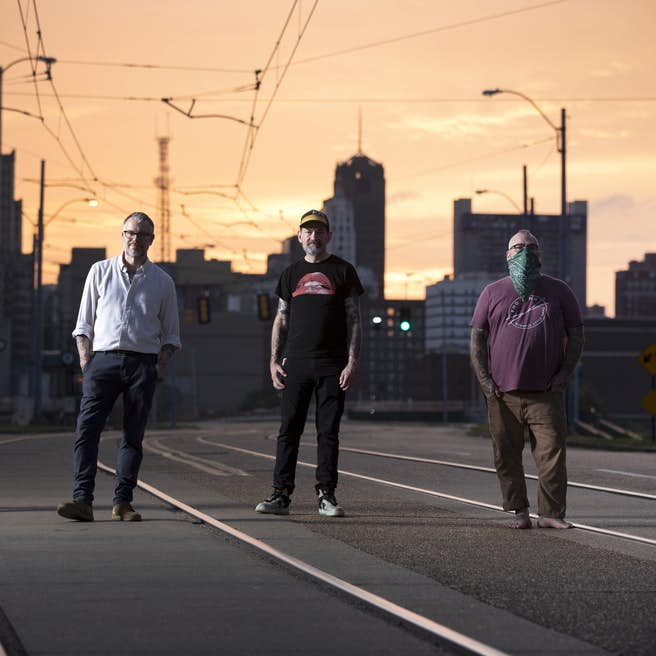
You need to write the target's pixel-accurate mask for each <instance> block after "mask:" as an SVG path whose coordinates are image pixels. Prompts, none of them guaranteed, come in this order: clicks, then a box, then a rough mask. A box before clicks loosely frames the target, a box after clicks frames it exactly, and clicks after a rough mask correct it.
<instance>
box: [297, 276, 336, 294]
mask: <svg viewBox="0 0 656 656" xmlns="http://www.w3.org/2000/svg"><path fill="white" fill-rule="evenodd" d="M334 293H335V288H334V287H333V285H332V283H331V282H330V280H329V279H328V277H327V276H324V274H323V273H320V272H319V271H314V272H312V273H308V274H306V275H304V276H303V277H302V278H301V279H300V280H299V281H298V285H296V289H295V290H294V291H293V292H292V297H295V296H301V295H303V294H334Z"/></svg>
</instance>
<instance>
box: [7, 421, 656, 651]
mask: <svg viewBox="0 0 656 656" xmlns="http://www.w3.org/2000/svg"><path fill="white" fill-rule="evenodd" d="M310 426H311V424H310V422H308V427H310ZM276 428H277V426H276V423H275V422H233V423H230V422H220V423H214V424H204V425H199V427H198V429H195V430H191V429H182V430H177V431H160V432H157V433H149V434H148V437H147V442H146V449H147V450H146V457H145V460H144V465H143V468H142V472H141V478H142V480H144V481H145V482H147V483H149V484H151V485H153V486H156V487H157V488H159V489H161V490H163V491H164V492H166V493H167V494H169V495H171V496H173V497H176V498H177V499H180V500H181V501H183V502H185V503H187V504H189V505H191V506H193V507H195V508H198V509H199V510H201V511H202V512H205V513H207V514H208V515H211V516H213V517H216V518H217V519H218V520H220V521H222V522H225V523H226V524H228V525H230V526H232V527H234V528H235V529H238V530H240V531H243V532H244V533H246V534H248V535H250V536H253V537H255V538H257V539H260V540H263V541H264V542H266V543H267V544H270V545H272V546H274V547H275V548H277V549H279V550H281V551H282V552H284V553H286V554H289V555H291V556H294V557H296V558H299V559H301V560H303V561H306V562H308V563H310V564H311V565H313V566H314V567H318V568H320V569H321V570H322V571H325V572H328V573H329V574H332V575H333V576H337V577H339V578H341V579H343V580H345V581H348V582H350V583H353V584H354V585H357V586H360V587H362V588H364V589H366V590H368V591H370V592H372V593H374V594H377V595H380V596H381V597H384V598H385V599H389V600H390V601H392V602H394V603H396V604H398V605H400V606H403V607H405V608H408V609H410V610H412V611H414V612H416V613H419V614H420V615H423V616H425V617H428V618H430V619H432V620H434V621H435V622H439V623H441V624H443V625H445V626H447V627H449V628H451V629H453V630H455V631H459V632H461V633H463V634H465V635H467V636H470V637H472V638H474V639H476V640H479V641H481V642H483V643H485V644H489V645H491V646H493V647H494V648H496V649H499V650H501V651H504V652H506V653H512V654H578V653H581V654H601V653H620V654H645V655H646V654H652V653H654V652H655V651H656V629H655V628H654V623H653V621H652V610H653V606H654V602H655V601H656V546H654V545H650V544H639V543H632V542H629V541H627V540H623V539H620V538H616V537H610V536H604V535H598V534H594V533H590V532H586V531H582V530H579V529H574V530H570V531H554V530H532V531H512V530H510V529H508V528H507V527H506V524H507V522H508V519H509V517H508V515H506V514H503V513H500V512H497V511H495V510H492V509H483V508H477V507H473V506H469V505H465V504H463V503H461V502H458V501H454V500H449V499H445V498H439V497H434V496H430V495H427V494H424V493H420V492H417V491H409V490H405V489H401V488H398V487H391V486H390V485H389V484H385V483H383V482H382V481H388V482H392V483H397V484H405V485H410V486H414V487H416V488H422V489H428V490H436V491H439V492H442V493H446V494H450V495H453V496H455V497H465V498H469V499H474V500H478V501H482V502H486V503H490V504H495V505H496V504H499V503H500V499H499V493H498V486H497V483H496V478H495V476H494V475H493V474H491V473H487V472H475V471H468V470H464V469H460V468H453V467H445V466H441V465H436V464H431V463H416V462H410V461H403V460H399V459H393V458H386V457H382V456H372V455H365V454H362V453H353V452H349V451H348V450H347V449H349V448H353V449H366V450H373V451H377V452H383V453H391V454H403V455H406V456H416V457H424V458H431V459H439V460H445V461H453V462H460V463H466V464H471V465H479V466H487V467H489V466H490V464H491V453H490V445H489V442H488V441H487V440H486V439H484V438H478V437H472V436H469V435H467V433H466V431H465V430H463V427H461V426H457V425H452V426H447V427H435V426H428V425H413V424H390V423H387V424H380V423H377V424H373V423H364V422H361V423H360V422H345V423H344V426H343V431H342V447H343V450H342V454H341V458H340V469H341V470H343V473H342V474H341V478H340V486H339V488H338V491H337V492H338V494H337V496H338V499H339V501H340V503H341V504H342V505H343V506H344V507H345V509H346V512H347V516H346V517H345V518H343V519H329V518H323V517H320V516H319V515H318V514H317V512H316V502H315V499H314V490H313V485H314V474H313V468H312V467H311V466H308V467H306V466H302V465H299V468H298V474H297V491H296V493H295V494H294V499H293V503H292V514H291V515H290V516H289V517H270V516H261V515H258V514H256V513H254V512H253V507H254V506H255V504H256V503H257V502H258V501H260V500H261V499H262V498H264V496H266V495H267V494H268V492H269V488H270V482H271V470H272V465H273V463H272V460H271V459H270V456H271V455H273V453H274V451H275V431H276ZM116 439H117V434H116V433H111V432H110V433H107V435H106V438H105V439H104V440H103V443H102V447H101V455H100V459H101V461H103V462H104V463H106V464H108V465H110V466H111V465H112V464H113V460H114V453H115V443H116ZM305 439H306V441H307V445H304V446H303V447H302V449H301V455H300V458H299V459H300V460H302V461H305V462H307V463H309V464H311V463H313V461H314V445H313V443H312V442H313V439H314V436H313V435H312V433H311V431H308V433H307V437H306V438H305ZM12 440H13V441H12ZM71 442H72V438H71V436H33V437H31V438H26V437H18V436H16V438H13V437H12V436H4V437H3V438H0V474H1V475H0V493H1V495H2V496H1V497H0V498H1V499H2V502H1V510H2V511H3V516H2V526H1V528H0V538H1V539H2V549H1V550H0V564H2V575H1V576H2V584H1V586H0V607H1V608H2V610H3V611H4V615H5V616H6V621H5V622H3V621H2V617H1V616H0V643H2V644H3V645H4V646H5V650H6V651H7V653H8V654H12V651H11V650H12V649H13V650H14V652H13V653H20V651H16V650H19V649H20V647H21V646H22V647H23V648H24V652H23V653H25V652H26V653H28V654H34V655H36V654H109V653H112V654H128V655H130V654H135V655H136V654H149V653H153V654H155V653H157V654H190V655H195V654H277V653H280V654H282V653H285V654H295V653H304V654H323V653H326V654H327V653H331V654H333V653H336V652H337V653H339V652H341V653H343V654H368V653H372V654H373V653H376V654H386V653H390V654H391V653H395V654H398V653H402V654H424V653H438V654H439V653H451V652H452V651H453V650H452V648H451V647H449V646H448V645H446V644H445V643H444V642H443V641H440V640H438V639H436V638H435V637H432V636H430V635H429V634H427V633H426V632H423V631H421V630H418V629H412V628H408V626H407V625H406V624H404V623H403V622H400V621H398V620H396V619H393V618H391V617H390V616H389V615H387V614H385V613H382V612H381V611H378V610H372V609H371V608H369V607H367V605H366V604H363V603H362V602H356V601H354V600H353V599H351V598H349V597H348V596H347V595H345V594H344V593H341V592H335V591H334V590H331V589H330V588H329V587H327V586H326V585H325V584H323V583H317V582H316V581H314V580H312V578H311V577H309V576H308V575H306V574H301V573H299V572H297V571H295V570H293V569H291V568H290V567H288V566H286V565H283V564H281V563H279V562H277V561H275V560H273V559H271V558H270V557H269V556H266V555H263V554H261V553H260V552H258V551H257V550H256V549H254V548H253V547H251V546H246V545H244V544H243V543H241V542H240V541H239V540H236V539H235V538H233V537H228V536H227V535H226V534H225V533H222V532H220V531H218V530H216V529H213V528H210V527H208V526H207V525H204V524H200V523H198V522H197V521H196V520H194V519H193V518H192V517H190V516H189V515H187V514H185V513H182V512H179V511H177V510H174V509H172V508H171V506H170V505H167V504H165V503H163V502H161V501H159V500H158V499H155V498H154V497H152V496H151V495H149V494H146V493H145V492H142V491H139V492H138V493H137V495H136V497H135V505H136V506H137V507H138V509H139V510H140V511H142V512H143V514H144V520H145V521H144V522H142V523H141V524H122V523H117V522H110V521H109V512H110V507H111V490H112V480H111V477H110V476H108V475H106V474H102V473H99V474H98V487H97V495H96V497H97V501H96V504H95V513H96V521H95V522H94V523H93V524H77V523H74V522H68V521H65V520H63V519H61V518H59V517H58V516H57V515H56V514H55V513H54V507H55V506H56V503H57V501H59V500H60V499H64V498H66V497H68V496H69V495H70V484H71V483H70V474H71V453H70V448H71ZM235 449H241V450H235ZM244 451H250V452H251V453H245V452H244ZM257 454H261V455H257ZM266 456H269V458H267V457H266ZM655 459H656V456H655V455H654V454H634V453H633V454H632V453H612V454H611V453H608V452H602V451H591V450H583V449H571V450H570V452H569V460H568V462H569V473H570V480H571V481H580V482H585V483H592V484H597V485H605V486H609V487H618V488H619V487H622V488H624V487H628V488H630V489H632V490H635V491H642V492H646V493H651V494H653V493H654V492H655V488H656V485H654V483H655V482H656V478H655V477H654V473H655V472H656V467H654V464H655V462H654V461H655ZM531 470H532V467H531V465H530V456H527V472H529V473H530V472H531ZM618 472H619V473H618ZM356 476H359V477H356ZM362 477H369V479H367V478H362ZM371 478H376V479H379V480H377V481H374V480H370V479H371ZM533 487H534V486H533V485H532V484H531V485H530V488H529V489H531V493H530V494H531V495H532V497H531V498H532V500H533V499H534V491H533ZM569 508H570V511H569V518H570V519H571V520H573V521H575V522H577V523H581V524H589V525H596V526H600V527H605V528H608V529H611V530H616V531H622V532H625V533H635V534H639V535H642V536H643V537H646V538H650V539H656V518H655V514H654V501H653V500H644V499H627V498H626V497H622V496H618V495H611V494H607V493H600V492H594V491H589V490H577V489H574V488H572V489H570V492H569ZM3 627H4V628H3ZM12 635H13V637H14V639H13V641H12ZM12 645H13V646H12Z"/></svg>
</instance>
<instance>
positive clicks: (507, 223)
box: [453, 198, 588, 308]
mask: <svg viewBox="0 0 656 656" xmlns="http://www.w3.org/2000/svg"><path fill="white" fill-rule="evenodd" d="M587 219H588V204H587V201H582V200H577V201H574V202H572V203H569V206H568V215H567V233H566V243H567V249H566V261H567V275H566V276H565V282H567V283H568V284H569V286H570V287H571V288H572V290H573V291H574V293H575V294H576V296H577V298H578V300H579V303H580V305H581V308H585V307H586V263H587ZM560 221H561V217H560V215H555V214H528V215H524V214H477V213H474V212H472V209H471V199H470V198H460V199H458V200H456V201H455V202H454V215H453V271H454V275H455V277H456V278H458V277H459V276H460V275H461V274H463V273H485V274H488V275H489V276H490V277H491V278H500V277H502V276H504V275H506V261H505V252H506V249H507V247H508V240H509V239H510V238H511V237H512V236H513V235H514V234H515V233H516V232H517V231H518V230H520V229H522V228H527V229H528V230H530V231H531V232H532V233H533V234H534V235H535V236H536V237H537V239H538V241H539V242H540V255H541V259H542V273H546V274H548V275H551V276H554V277H556V278H559V277H561V276H560V271H559V267H560V264H559V253H560V236H559V235H560V230H559V226H560Z"/></svg>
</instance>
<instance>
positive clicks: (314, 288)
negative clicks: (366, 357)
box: [276, 255, 364, 359]
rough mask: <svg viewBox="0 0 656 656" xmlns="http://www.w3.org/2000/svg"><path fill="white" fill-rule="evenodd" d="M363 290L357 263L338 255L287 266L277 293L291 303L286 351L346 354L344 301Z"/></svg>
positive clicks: (314, 355) (291, 353)
mask: <svg viewBox="0 0 656 656" xmlns="http://www.w3.org/2000/svg"><path fill="white" fill-rule="evenodd" d="M363 291H364V290H363V288H362V284H361V283H360V279H359V278H358V274H357V273H356V272H355V269H354V268H353V265H352V264H349V263H348V262H347V261H346V260H342V259H341V258H339V257H337V256H336V255H330V256H329V257H328V258H326V259H325V260H323V261H322V262H315V263H312V262H307V261H306V260H305V259H303V260H299V261H298V262H295V263H294V264H292V265H291V266H289V267H287V268H286V269H285V270H284V271H283V272H282V274H281V275H280V280H279V281H278V286H277V287H276V294H277V295H278V296H279V297H280V298H281V299H282V300H283V301H286V302H287V303H289V332H288V335H287V342H286V345H285V355H286V356H287V357H304V358H323V357H327V358H337V359H342V358H345V357H346V355H347V344H346V339H347V332H346V311H345V309H344V301H345V299H346V298H347V297H349V296H352V295H353V294H357V295H358V296H359V295H360V294H362V292H363Z"/></svg>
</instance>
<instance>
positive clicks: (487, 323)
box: [470, 274, 583, 392]
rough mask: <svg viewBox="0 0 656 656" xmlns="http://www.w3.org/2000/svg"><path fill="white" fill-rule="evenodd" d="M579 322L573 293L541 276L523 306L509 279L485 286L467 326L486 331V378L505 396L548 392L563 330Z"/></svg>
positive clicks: (559, 355)
mask: <svg viewBox="0 0 656 656" xmlns="http://www.w3.org/2000/svg"><path fill="white" fill-rule="evenodd" d="M582 323H583V317H582V315H581V308H580V306H579V303H578V301H577V300H576V296H574V293H573V292H572V290H571V289H570V288H569V287H568V286H567V284H565V283H564V282H563V281H562V280H558V279H557V278H552V277H551V276H546V275H544V274H543V275H541V276H540V282H539V283H538V286H537V288H536V290H535V292H534V293H533V294H531V295H530V296H529V297H528V299H527V300H526V301H524V300H522V298H521V297H520V296H519V295H518V294H517V292H516V291H515V288H514V287H513V284H512V281H511V280H510V277H508V276H507V277H505V278H502V279H501V280H497V281H496V282H493V283H492V284H490V285H488V286H487V287H486V288H485V289H484V290H483V291H482V292H481V295H480V297H479V298H478V302H477V303H476V309H475V310H474V316H473V317H472V320H471V323H470V326H471V327H472V328H480V329H482V330H487V331H488V332H489V335H490V337H489V345H490V374H491V375H492V379H493V380H494V382H495V383H496V384H497V386H498V387H499V389H500V390H501V391H502V392H508V391H510V390H517V389H521V390H533V391H543V390H546V389H548V387H549V384H550V383H551V379H552V378H553V377H554V375H555V374H556V373H557V372H558V370H559V369H560V367H561V365H562V361H563V356H564V353H565V350H564V337H565V328H574V327H575V326H580V325H582Z"/></svg>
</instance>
